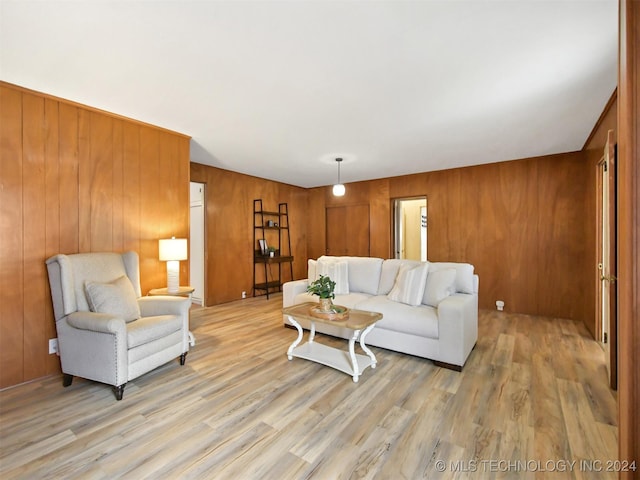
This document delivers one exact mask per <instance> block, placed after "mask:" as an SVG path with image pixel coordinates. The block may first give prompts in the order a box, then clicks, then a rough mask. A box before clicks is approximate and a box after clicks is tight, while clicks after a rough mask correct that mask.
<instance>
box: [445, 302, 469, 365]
mask: <svg viewBox="0 0 640 480" xmlns="http://www.w3.org/2000/svg"><path fill="white" fill-rule="evenodd" d="M438 336H439V341H440V356H441V358H442V360H441V361H443V362H445V363H450V364H452V365H458V366H460V367H462V366H464V363H465V361H466V360H467V357H468V356H469V354H470V353H471V350H473V347H474V345H475V344H476V341H477V340H478V296H477V295H469V294H465V293H456V294H454V295H450V296H449V297H447V298H446V299H444V300H443V301H442V302H440V304H439V305H438Z"/></svg>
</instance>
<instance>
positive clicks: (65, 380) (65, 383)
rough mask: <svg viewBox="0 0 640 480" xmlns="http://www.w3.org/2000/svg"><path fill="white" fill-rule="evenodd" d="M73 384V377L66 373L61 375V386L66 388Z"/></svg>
mask: <svg viewBox="0 0 640 480" xmlns="http://www.w3.org/2000/svg"><path fill="white" fill-rule="evenodd" d="M71 382H73V375H69V374H68V373H63V374H62V386H63V387H68V386H69V385H71Z"/></svg>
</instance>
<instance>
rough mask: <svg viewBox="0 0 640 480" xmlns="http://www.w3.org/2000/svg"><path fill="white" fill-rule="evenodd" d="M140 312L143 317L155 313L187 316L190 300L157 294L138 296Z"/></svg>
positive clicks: (153, 315)
mask: <svg viewBox="0 0 640 480" xmlns="http://www.w3.org/2000/svg"><path fill="white" fill-rule="evenodd" d="M138 305H139V306H140V314H141V315H142V316H143V317H155V316H156V315H184V316H186V318H189V317H188V315H189V308H191V301H190V300H189V299H188V298H187V297H174V296H170V295H159V296H153V297H140V298H138Z"/></svg>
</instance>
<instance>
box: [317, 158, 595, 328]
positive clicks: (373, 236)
mask: <svg viewBox="0 0 640 480" xmlns="http://www.w3.org/2000/svg"><path fill="white" fill-rule="evenodd" d="M589 178H590V177H589V175H588V168H587V167H586V165H585V154H584V153H582V152H574V153H567V154H560V155H550V156H545V157H537V158H531V159H524V160H518V161H510V162H501V163H494V164H489V165H481V166H476V167H468V168H458V169H452V170H443V171H438V172H429V173H422V174H416V175H407V176H402V177H394V178H388V179H382V180H374V181H367V182H357V183H351V184H348V185H347V186H346V187H347V193H346V195H345V196H344V197H340V198H336V197H333V196H332V195H331V187H319V188H314V189H310V193H309V199H310V200H309V201H310V208H309V211H310V214H311V215H313V217H314V218H322V216H323V211H324V209H325V208H326V207H327V206H333V205H349V204H353V205H356V204H362V203H368V204H369V206H370V210H369V211H370V225H371V232H370V243H371V255H372V256H378V257H382V258H389V257H390V256H391V254H392V243H391V242H392V232H391V216H392V211H391V209H392V200H393V199H395V198H401V197H413V196H421V195H426V196H427V217H428V225H429V226H428V235H427V236H428V248H427V251H428V255H429V260H430V261H454V262H469V263H472V264H473V265H475V269H476V273H478V274H479V276H480V307H481V308H495V301H496V300H498V299H500V300H504V302H505V309H506V310H507V311H511V312H518V313H530V314H535V315H544V316H550V317H562V318H571V319H579V320H582V321H585V319H586V318H587V316H588V315H590V312H591V311H592V310H593V299H594V296H593V289H592V288H589V287H590V285H591V284H590V283H589V281H588V278H587V277H588V275H589V274H590V271H588V270H589V269H588V267H587V265H586V262H587V261H589V262H593V255H589V252H588V247H587V245H585V241H584V239H585V236H586V235H587V228H586V226H585V223H584V219H585V218H586V217H587V216H588V214H589V213H588V212H587V205H586V202H585V196H586V193H587V190H588V185H587V184H588V181H589ZM324 228H325V227H324V224H323V223H322V222H314V223H313V225H311V224H310V225H309V236H308V239H309V240H308V245H309V247H308V251H309V254H310V256H317V255H322V254H323V253H324V251H325V245H324V242H325V240H324V239H325V235H324ZM312 229H313V233H312ZM589 233H590V232H589ZM590 234H591V233H590Z"/></svg>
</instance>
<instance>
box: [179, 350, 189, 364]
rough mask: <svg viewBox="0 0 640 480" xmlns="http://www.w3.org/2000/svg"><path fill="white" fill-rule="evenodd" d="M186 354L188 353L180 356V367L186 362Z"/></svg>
mask: <svg viewBox="0 0 640 480" xmlns="http://www.w3.org/2000/svg"><path fill="white" fill-rule="evenodd" d="M187 353H189V352H184V353H183V354H182V355H180V365H184V362H185V361H186V360H187Z"/></svg>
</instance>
